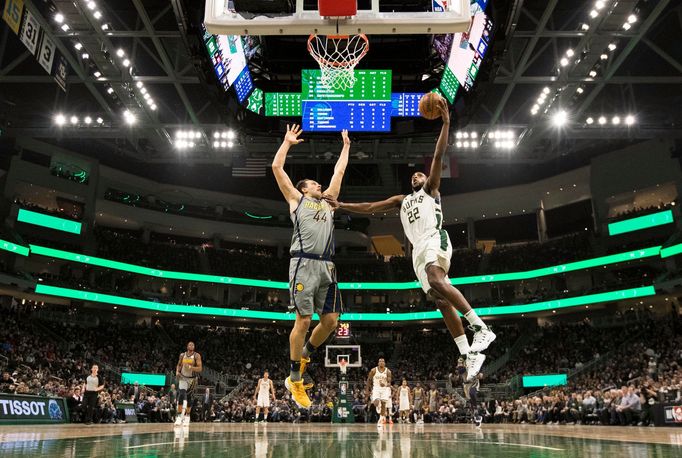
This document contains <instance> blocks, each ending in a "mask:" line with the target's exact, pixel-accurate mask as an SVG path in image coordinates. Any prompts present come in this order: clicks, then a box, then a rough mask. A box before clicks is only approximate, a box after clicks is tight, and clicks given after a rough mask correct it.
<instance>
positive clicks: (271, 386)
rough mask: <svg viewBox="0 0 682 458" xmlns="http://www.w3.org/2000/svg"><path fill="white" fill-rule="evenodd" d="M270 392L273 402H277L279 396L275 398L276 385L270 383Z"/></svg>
mask: <svg viewBox="0 0 682 458" xmlns="http://www.w3.org/2000/svg"><path fill="white" fill-rule="evenodd" d="M270 392H271V393H272V400H273V401H276V400H277V396H275V384H274V383H272V382H270Z"/></svg>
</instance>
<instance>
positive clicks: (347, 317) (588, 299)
mask: <svg viewBox="0 0 682 458" xmlns="http://www.w3.org/2000/svg"><path fill="white" fill-rule="evenodd" d="M36 294H46V295H49V296H57V297H65V298H69V299H76V300H80V301H89V302H100V303H104V304H112V305H121V306H124V307H132V308H137V309H145V310H151V311H156V312H166V313H183V314H187V315H209V316H211V315H212V316H215V317H218V316H220V317H233V318H252V319H257V320H279V321H293V320H295V319H296V314H295V313H284V312H262V311H257V310H241V309H228V308H220V307H203V306H192V305H177V304H164V303H161V302H153V301H145V300H141V299H131V298H128V297H121V296H112V295H109V294H100V293H95V292H90V291H80V290H75V289H68V288H60V287H56V286H50V285H45V284H37V285H36ZM655 294H656V291H655V289H654V287H653V286H643V287H641V288H632V289H625V290H620V291H611V292H606V293H598V294H590V295H587V296H577V297H570V298H566V299H557V300H553V301H546V302H536V303H533V304H524V305H506V306H499V307H483V308H476V309H475V310H476V313H477V314H478V315H479V316H492V315H518V314H521V313H533V312H541V311H548V310H556V309H562V308H570V307H577V306H579V305H589V304H597V303H600V302H613V301H619V300H624V299H634V298H641V297H646V296H653V295H655ZM440 318H441V314H440V312H438V311H432V312H411V313H344V314H343V321H385V322H393V321H420V320H438V319H440ZM313 319H314V320H319V316H318V315H317V314H315V315H313Z"/></svg>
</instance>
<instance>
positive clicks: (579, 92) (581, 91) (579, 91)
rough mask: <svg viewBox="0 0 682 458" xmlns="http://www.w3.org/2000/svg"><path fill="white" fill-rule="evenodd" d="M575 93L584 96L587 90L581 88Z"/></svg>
mask: <svg viewBox="0 0 682 458" xmlns="http://www.w3.org/2000/svg"><path fill="white" fill-rule="evenodd" d="M575 92H577V93H578V94H582V93H583V92H585V89H583V88H581V87H579V88H578V89H576V90H575Z"/></svg>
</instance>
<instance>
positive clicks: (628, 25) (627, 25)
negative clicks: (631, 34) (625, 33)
mask: <svg viewBox="0 0 682 458" xmlns="http://www.w3.org/2000/svg"><path fill="white" fill-rule="evenodd" d="M630 27H632V26H631V25H630V24H629V23H627V22H626V23H625V24H623V30H630Z"/></svg>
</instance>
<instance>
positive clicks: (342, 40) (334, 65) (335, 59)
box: [308, 33, 369, 91]
mask: <svg viewBox="0 0 682 458" xmlns="http://www.w3.org/2000/svg"><path fill="white" fill-rule="evenodd" d="M308 51H309V52H310V55H311V56H313V58H314V59H315V60H316V61H317V63H318V64H319V65H320V69H321V70H322V83H323V84H325V85H327V86H330V87H332V88H334V89H338V90H341V91H344V90H346V89H348V88H350V87H352V86H353V85H354V84H355V67H356V66H357V65H358V63H359V62H360V60H362V58H363V57H365V55H366V54H367V53H368V52H369V39H368V38H367V35H365V34H363V33H361V34H358V35H315V34H313V35H310V37H309V38H308Z"/></svg>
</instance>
